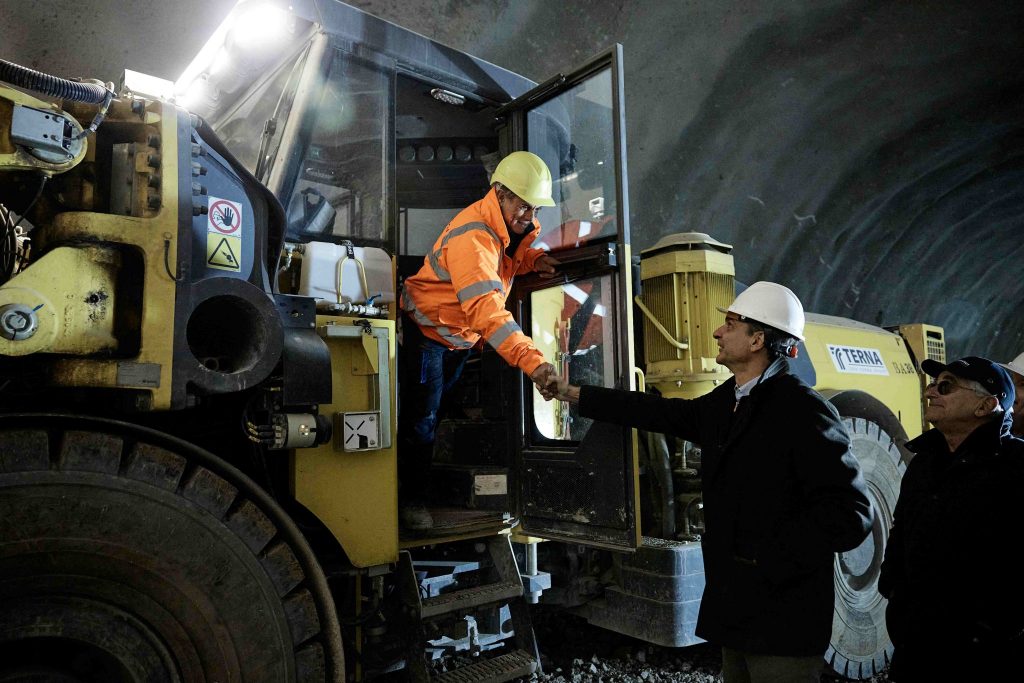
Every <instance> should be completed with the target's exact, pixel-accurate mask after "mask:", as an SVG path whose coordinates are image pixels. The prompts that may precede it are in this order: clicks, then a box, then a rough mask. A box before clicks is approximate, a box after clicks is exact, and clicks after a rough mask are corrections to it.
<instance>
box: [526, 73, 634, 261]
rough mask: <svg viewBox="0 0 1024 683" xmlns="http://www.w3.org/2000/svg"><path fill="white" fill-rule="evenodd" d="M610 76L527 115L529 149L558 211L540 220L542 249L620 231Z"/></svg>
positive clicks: (591, 80) (555, 248) (566, 246)
mask: <svg viewBox="0 0 1024 683" xmlns="http://www.w3.org/2000/svg"><path fill="white" fill-rule="evenodd" d="M612 105H613V100H612V72H611V69H610V68H608V69H604V70H603V71H599V72H598V73H596V74H594V75H593V76H591V77H589V78H588V79H587V80H586V81H584V82H583V83H580V84H579V85H577V86H574V87H573V88H571V89H569V90H567V91H566V92H564V93H562V94H561V95H559V96H558V97H555V98H554V99H552V100H549V101H548V102H545V103H544V104H542V105H541V106H539V107H537V108H536V109H532V110H531V111H530V112H529V113H528V116H527V122H526V137H527V149H529V150H530V151H531V152H533V153H535V154H537V155H539V156H540V157H541V158H542V159H544V161H545V162H547V164H548V168H550V169H551V173H552V176H553V177H554V179H555V185H554V200H555V202H556V203H557V206H556V207H555V208H553V209H545V210H544V211H542V212H541V213H540V215H539V217H538V219H539V221H540V224H541V236H540V239H539V241H540V242H541V244H540V245H538V246H541V248H549V249H551V251H558V250H559V249H571V248H573V247H577V246H580V245H583V244H586V243H588V242H592V241H594V240H598V239H602V238H604V239H614V237H615V235H616V232H617V227H616V225H615V215H616V210H617V207H616V191H615V128H614V126H613V122H614V110H613V106H612Z"/></svg>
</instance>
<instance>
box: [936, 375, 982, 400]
mask: <svg viewBox="0 0 1024 683" xmlns="http://www.w3.org/2000/svg"><path fill="white" fill-rule="evenodd" d="M928 387H929V388H930V387H935V391H937V392H939V395H940V396H949V395H950V394H952V393H953V392H954V391H956V390H958V389H964V390H966V391H973V392H974V393H976V394H977V395H978V396H991V394H989V393H988V392H983V391H978V390H977V389H974V388H973V387H965V386H964V385H963V384H959V383H957V382H954V381H953V380H951V379H940V380H937V381H933V382H929V383H928Z"/></svg>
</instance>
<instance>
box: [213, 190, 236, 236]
mask: <svg viewBox="0 0 1024 683" xmlns="http://www.w3.org/2000/svg"><path fill="white" fill-rule="evenodd" d="M207 206H208V210H207V212H206V216H207V226H206V227H207V231H208V232H212V233H216V234H218V235H232V236H234V237H241V236H242V205H241V203H239V202H233V201H231V200H230V199H218V198H217V197H210V198H209V203H208V205H207Z"/></svg>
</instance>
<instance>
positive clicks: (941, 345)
mask: <svg viewBox="0 0 1024 683" xmlns="http://www.w3.org/2000/svg"><path fill="white" fill-rule="evenodd" d="M925 344H926V345H927V346H926V350H925V353H927V354H928V358H930V359H931V360H934V361H938V362H939V363H945V362H946V342H945V341H944V340H941V339H939V340H936V339H928V340H927V341H926V342H925Z"/></svg>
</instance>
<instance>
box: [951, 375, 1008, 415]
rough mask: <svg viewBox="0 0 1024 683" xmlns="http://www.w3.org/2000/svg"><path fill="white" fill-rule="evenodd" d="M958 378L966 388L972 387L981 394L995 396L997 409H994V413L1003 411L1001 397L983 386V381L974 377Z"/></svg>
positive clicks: (971, 388) (972, 389)
mask: <svg viewBox="0 0 1024 683" xmlns="http://www.w3.org/2000/svg"><path fill="white" fill-rule="evenodd" d="M957 380H959V382H960V383H961V384H960V386H962V387H964V388H965V389H970V390H971V391H973V392H974V393H976V394H980V395H981V396H985V397H991V398H994V399H995V400H996V407H995V410H993V411H992V412H993V413H997V414H998V413H1002V412H1003V406H1002V404H1000V403H999V397H998V396H994V395H993V394H992V392H991V391H989V390H988V389H986V388H985V387H983V386H981V382H978V381H977V380H973V379H967V378H965V377H957Z"/></svg>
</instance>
